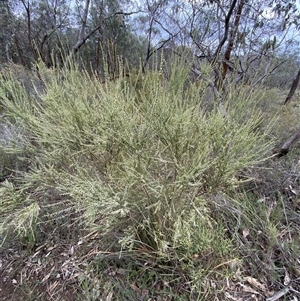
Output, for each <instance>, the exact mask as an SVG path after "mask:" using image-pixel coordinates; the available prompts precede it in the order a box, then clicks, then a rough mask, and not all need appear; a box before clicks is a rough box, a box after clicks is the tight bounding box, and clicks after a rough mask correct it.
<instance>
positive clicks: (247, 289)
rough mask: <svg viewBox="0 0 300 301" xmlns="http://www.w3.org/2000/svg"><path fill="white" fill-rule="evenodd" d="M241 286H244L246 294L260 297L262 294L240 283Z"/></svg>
mask: <svg viewBox="0 0 300 301" xmlns="http://www.w3.org/2000/svg"><path fill="white" fill-rule="evenodd" d="M240 285H241V286H242V288H243V291H244V292H246V293H251V294H257V295H260V293H259V292H258V291H256V290H254V289H253V288H252V287H250V286H248V285H245V284H242V283H240Z"/></svg>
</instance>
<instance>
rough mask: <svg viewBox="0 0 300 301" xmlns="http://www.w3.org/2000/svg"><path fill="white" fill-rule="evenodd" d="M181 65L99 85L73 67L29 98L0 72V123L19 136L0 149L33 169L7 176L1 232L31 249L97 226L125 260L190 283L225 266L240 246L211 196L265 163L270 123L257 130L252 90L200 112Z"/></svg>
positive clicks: (258, 116) (103, 241)
mask: <svg viewBox="0 0 300 301" xmlns="http://www.w3.org/2000/svg"><path fill="white" fill-rule="evenodd" d="M39 69H40V70H41V71H40V73H41V75H43V68H42V66H41V67H40V68H39ZM186 70H188V69H186V67H185V66H183V65H178V66H173V68H172V74H171V75H170V79H168V80H167V79H166V78H165V77H164V74H163V73H162V72H161V71H159V70H157V71H154V72H149V73H146V74H143V73H139V74H137V75H135V76H132V78H129V79H128V78H127V79H124V78H120V79H117V80H115V81H111V82H106V83H105V84H102V83H100V82H98V81H97V78H94V77H90V76H88V75H87V74H84V73H83V72H80V71H78V70H77V69H76V68H71V69H70V70H68V71H66V73H65V74H64V76H63V77H62V76H61V75H60V74H59V73H57V74H56V73H53V75H52V76H51V77H49V76H48V77H47V79H45V81H44V82H45V89H44V91H40V92H39V91H36V93H34V94H31V95H30V94H28V93H26V91H24V89H25V88H24V87H23V86H22V85H20V84H18V83H17V82H16V81H14V80H13V79H9V78H5V80H2V81H1V83H0V99H1V105H2V107H3V110H4V112H3V121H2V122H4V123H5V125H7V126H9V127H16V128H18V129H20V130H21V132H22V135H21V137H18V143H15V144H14V147H13V148H12V147H11V146H10V147H6V145H3V146H2V148H3V151H4V152H5V153H6V154H16V153H18V156H19V158H20V160H26V162H27V163H28V165H27V166H26V169H25V170H22V172H21V173H20V174H18V176H16V177H14V178H13V179H9V180H7V181H5V182H3V183H2V186H1V190H0V194H1V216H2V217H3V219H2V220H1V228H0V229H1V233H2V234H1V235H4V234H5V233H6V234H7V233H12V232H13V233H15V234H16V235H17V236H19V237H20V238H21V240H22V242H23V244H25V245H26V244H27V246H30V247H33V246H35V245H36V244H42V243H43V241H44V240H45V239H47V235H49V234H50V233H56V235H61V236H62V237H66V236H68V235H71V236H72V235H75V236H76V235H83V233H85V234H86V233H91V232H93V231H96V232H97V233H99V235H100V238H99V244H100V246H101V248H103V249H105V250H111V251H117V252H120V256H121V254H122V252H125V253H126V252H133V253H136V254H141V253H143V254H148V255H150V254H151V256H154V257H157V256H158V257H159V258H160V260H162V261H163V262H165V263H167V262H176V265H177V266H178V269H180V270H183V271H185V272H184V273H187V274H188V275H189V280H188V281H187V282H189V283H192V285H190V289H191V290H193V289H192V288H194V290H195V291H196V290H197V285H198V284H199V283H202V284H203V282H201V281H200V280H199V279H202V277H205V275H208V274H212V273H214V272H216V275H217V274H218V272H217V271H218V270H219V269H220V268H221V269H223V270H224V271H225V272H226V273H231V272H232V266H231V265H230V264H226V263H230V262H234V261H237V260H238V259H237V258H238V253H237V252H236V251H235V250H234V245H233V242H232V236H231V235H228V229H227V228H226V223H225V222H221V220H222V219H219V218H218V216H217V215H216V212H213V210H215V209H216V208H217V207H216V206H215V205H214V206H212V202H215V201H214V198H212V196H213V195H219V194H229V193H232V191H234V190H235V188H236V187H237V185H239V183H240V181H244V180H245V178H244V177H243V178H241V177H240V172H241V171H243V170H245V169H246V168H252V167H253V166H255V165H256V164H258V163H259V162H262V161H263V160H265V159H266V157H267V155H268V154H269V151H270V149H271V147H272V144H271V143H270V142H269V141H268V140H269V136H268V135H269V129H268V128H265V129H264V130H263V131H261V130H258V129H259V127H260V124H261V122H262V118H263V115H262V114H261V113H260V112H259V110H257V109H256V104H255V102H256V101H257V99H255V98H256V97H255V95H254V94H249V93H248V94H247V93H237V92H238V91H232V93H231V94H230V95H229V96H230V97H228V99H227V101H226V103H224V104H223V107H224V108H226V114H224V110H222V111H220V110H219V106H218V105H213V106H212V107H213V109H212V110H211V111H210V112H207V111H205V109H203V108H202V107H205V106H201V102H202V99H201V98H202V95H201V93H200V94H199V91H204V90H205V82H203V83H200V84H199V82H198V83H197V85H195V84H194V83H191V82H189V77H188V72H187V71H186ZM47 74H48V73H47ZM7 91H9V97H8V96H7V95H8V94H7ZM214 204H216V203H214ZM220 212H221V211H220ZM71 229H73V230H71ZM64 231H65V232H68V233H65V232H64ZM74 233H77V234H74ZM78 233H79V234H78ZM139 256H140V255H139ZM195 266H199V267H201V268H199V269H195ZM197 283H198V284H197ZM202 284H201V285H202Z"/></svg>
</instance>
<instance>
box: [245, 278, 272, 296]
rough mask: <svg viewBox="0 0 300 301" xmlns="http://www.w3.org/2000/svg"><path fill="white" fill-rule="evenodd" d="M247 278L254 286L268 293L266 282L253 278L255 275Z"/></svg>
mask: <svg viewBox="0 0 300 301" xmlns="http://www.w3.org/2000/svg"><path fill="white" fill-rule="evenodd" d="M245 280H246V281H247V282H248V283H249V284H251V285H252V286H254V287H255V288H257V289H259V290H261V291H262V292H264V293H266V292H267V288H266V286H265V285H264V284H262V283H260V282H259V281H258V280H257V279H255V278H253V277H245Z"/></svg>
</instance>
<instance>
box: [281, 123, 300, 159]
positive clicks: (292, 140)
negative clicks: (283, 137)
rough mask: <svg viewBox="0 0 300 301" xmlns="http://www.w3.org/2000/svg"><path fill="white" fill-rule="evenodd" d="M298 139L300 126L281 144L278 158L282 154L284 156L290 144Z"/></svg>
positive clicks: (299, 137)
mask: <svg viewBox="0 0 300 301" xmlns="http://www.w3.org/2000/svg"><path fill="white" fill-rule="evenodd" d="M299 139H300V128H299V129H298V131H297V132H296V133H295V134H294V135H293V136H292V137H291V138H290V139H288V140H287V141H286V142H285V143H284V144H283V145H282V147H281V149H280V150H279V152H278V154H277V156H278V157H279V158H280V157H282V156H285V155H286V154H287V153H288V152H289V150H290V148H291V146H292V145H293V144H294V143H295V142H296V141H298V140H299Z"/></svg>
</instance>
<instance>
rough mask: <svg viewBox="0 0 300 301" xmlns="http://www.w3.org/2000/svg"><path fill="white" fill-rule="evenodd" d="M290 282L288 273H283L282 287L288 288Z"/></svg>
mask: <svg viewBox="0 0 300 301" xmlns="http://www.w3.org/2000/svg"><path fill="white" fill-rule="evenodd" d="M290 282H291V278H290V276H289V274H288V272H287V271H285V276H284V282H283V284H284V286H288V285H289V284H290Z"/></svg>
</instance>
